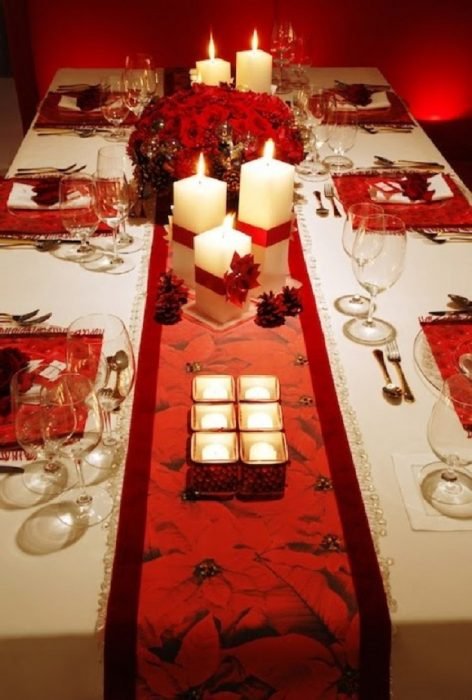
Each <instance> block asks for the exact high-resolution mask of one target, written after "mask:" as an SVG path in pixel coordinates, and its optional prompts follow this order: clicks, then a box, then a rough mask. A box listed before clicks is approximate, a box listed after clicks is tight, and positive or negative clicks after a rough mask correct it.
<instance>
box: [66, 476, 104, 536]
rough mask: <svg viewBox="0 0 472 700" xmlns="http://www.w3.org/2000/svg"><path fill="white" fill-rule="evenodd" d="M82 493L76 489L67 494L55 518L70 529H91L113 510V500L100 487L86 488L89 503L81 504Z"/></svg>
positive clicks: (91, 486)
mask: <svg viewBox="0 0 472 700" xmlns="http://www.w3.org/2000/svg"><path fill="white" fill-rule="evenodd" d="M82 494H83V491H82V490H81V489H80V488H79V487H77V488H75V489H71V490H70V491H68V492H67V496H68V498H67V500H66V501H62V504H61V506H62V507H61V509H60V510H59V511H58V514H57V517H58V518H59V520H61V521H62V522H63V523H65V524H66V525H69V526H70V527H74V528H75V527H93V526H94V525H98V524H99V523H102V522H103V521H104V520H106V519H107V518H108V516H109V515H110V514H111V511H112V510H113V499H112V497H111V496H110V494H109V493H108V492H107V491H105V489H104V488H103V487H101V486H96V485H90V486H87V495H88V496H90V498H91V500H90V502H89V503H81V500H80V499H81V497H82Z"/></svg>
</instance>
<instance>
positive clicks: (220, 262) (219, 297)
mask: <svg viewBox="0 0 472 700" xmlns="http://www.w3.org/2000/svg"><path fill="white" fill-rule="evenodd" d="M194 245H195V268H199V269H200V270H201V271H202V273H203V275H205V274H208V275H211V276H212V277H211V279H212V280H213V281H214V282H215V283H216V284H215V286H217V287H218V288H219V291H215V290H214V289H212V288H211V287H212V286H213V285H212V282H209V284H208V285H207V284H202V283H200V282H199V273H198V270H197V273H196V283H195V303H196V308H197V310H198V311H199V312H200V313H201V314H203V315H204V316H207V317H209V318H210V319H214V320H215V321H216V322H217V323H220V324H221V323H226V322H227V321H230V320H231V319H235V318H239V317H240V316H241V313H242V310H241V308H240V307H238V306H236V304H233V303H232V302H230V301H226V298H225V295H224V294H223V293H219V292H220V291H221V290H222V288H223V285H224V283H223V278H224V275H225V272H227V271H228V270H230V264H231V260H232V259H233V255H234V253H235V251H236V252H237V253H239V255H241V256H243V255H248V254H249V253H250V252H251V237H250V236H248V235H246V234H245V233H241V231H236V230H235V229H233V228H232V217H231V216H227V217H226V218H225V221H224V224H223V226H219V227H217V228H214V229H212V230H210V231H205V233H201V234H200V235H199V236H196V238H195V240H194Z"/></svg>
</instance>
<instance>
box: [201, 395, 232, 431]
mask: <svg viewBox="0 0 472 700" xmlns="http://www.w3.org/2000/svg"><path fill="white" fill-rule="evenodd" d="M190 427H191V429H192V430H193V431H199V430H204V431H210V430H211V431H213V430H216V431H219V430H236V411H235V408H234V403H213V402H212V401H211V402H207V403H194V404H193V405H192V408H191V411H190Z"/></svg>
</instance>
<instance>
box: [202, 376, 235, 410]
mask: <svg viewBox="0 0 472 700" xmlns="http://www.w3.org/2000/svg"><path fill="white" fill-rule="evenodd" d="M234 394H235V390H234V379H233V377H232V376H231V375H230V374H199V375H197V376H196V377H194V378H193V381H192V398H193V400H194V401H197V402H198V401H209V402H210V401H211V402H213V401H234ZM215 411H216V409H213V410H212V411H211V412H212V413H215ZM218 412H219V413H221V411H219V410H218ZM223 412H224V411H223Z"/></svg>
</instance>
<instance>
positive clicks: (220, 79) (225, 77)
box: [197, 35, 231, 85]
mask: <svg viewBox="0 0 472 700" xmlns="http://www.w3.org/2000/svg"><path fill="white" fill-rule="evenodd" d="M208 56H209V58H208V60H205V61H197V75H198V76H199V82H202V83H204V84H205V85H219V84H220V83H229V82H230V81H231V64H230V63H229V61H223V59H221V58H215V44H214V42H213V36H211V35H210V43H209V45H208Z"/></svg>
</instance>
